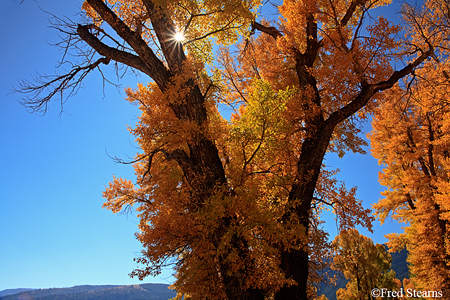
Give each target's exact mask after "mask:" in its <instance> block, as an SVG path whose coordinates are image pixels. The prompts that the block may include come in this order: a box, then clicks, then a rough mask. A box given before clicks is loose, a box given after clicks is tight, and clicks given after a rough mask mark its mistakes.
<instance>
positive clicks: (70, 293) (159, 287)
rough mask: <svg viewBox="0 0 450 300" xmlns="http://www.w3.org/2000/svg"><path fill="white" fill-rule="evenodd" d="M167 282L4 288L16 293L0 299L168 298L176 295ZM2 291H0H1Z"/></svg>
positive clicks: (124, 299)
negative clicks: (30, 288)
mask: <svg viewBox="0 0 450 300" xmlns="http://www.w3.org/2000/svg"><path fill="white" fill-rule="evenodd" d="M168 287H169V285H167V284H155V283H147V284H140V285H82V286H75V287H71V288H54V289H40V290H28V291H21V289H18V290H5V291H9V293H10V292H14V291H18V293H14V294H9V295H6V296H0V299H1V300H28V299H33V300H66V299H70V300H144V299H146V300H147V299H148V300H168V299H170V298H173V297H175V296H176V293H175V292H174V291H172V290H169V288H168ZM5 291H2V292H0V293H3V292H5Z"/></svg>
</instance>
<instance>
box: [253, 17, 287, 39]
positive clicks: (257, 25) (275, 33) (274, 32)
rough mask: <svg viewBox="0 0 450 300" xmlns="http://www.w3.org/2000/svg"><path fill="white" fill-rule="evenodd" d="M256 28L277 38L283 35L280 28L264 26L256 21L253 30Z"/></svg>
mask: <svg viewBox="0 0 450 300" xmlns="http://www.w3.org/2000/svg"><path fill="white" fill-rule="evenodd" d="M255 29H257V30H259V31H261V32H264V33H266V34H268V35H270V36H272V37H273V38H274V39H277V38H279V37H281V36H282V35H281V32H279V31H278V29H276V28H275V27H272V26H264V25H262V24H260V23H258V22H256V21H255V22H252V32H253V31H255Z"/></svg>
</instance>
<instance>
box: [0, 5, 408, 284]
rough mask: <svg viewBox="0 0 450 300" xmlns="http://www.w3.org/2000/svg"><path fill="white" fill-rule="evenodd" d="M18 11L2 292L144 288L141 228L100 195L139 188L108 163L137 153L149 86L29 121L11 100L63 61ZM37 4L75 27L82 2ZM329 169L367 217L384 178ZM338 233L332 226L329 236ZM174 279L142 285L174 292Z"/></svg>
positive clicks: (373, 169) (9, 54)
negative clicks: (131, 98)
mask: <svg viewBox="0 0 450 300" xmlns="http://www.w3.org/2000/svg"><path fill="white" fill-rule="evenodd" d="M19 3H20V0H1V1H0V40H1V44H2V46H1V47H0V67H1V68H0V79H1V80H0V122H1V124H0V137H1V143H0V205H1V206H0V290H3V289H10V288H50V287H69V286H74V285H81V284H134V283H140V281H139V280H137V279H130V278H129V277H128V273H130V272H131V271H132V270H133V268H134V267H135V266H136V265H135V263H134V262H133V258H134V257H136V256H138V255H139V252H140V249H141V246H140V244H139V242H137V241H136V240H135V238H134V233H135V232H136V230H137V223H138V220H137V218H136V217H135V216H133V215H128V216H127V215H114V214H112V213H111V212H110V211H107V210H105V209H102V203H103V198H102V196H101V193H102V191H103V190H104V187H105V186H106V185H107V184H108V182H109V181H110V180H111V179H112V178H113V174H114V175H116V176H117V177H118V176H122V177H126V178H130V179H133V178H134V177H133V170H132V167H131V166H130V165H120V164H115V163H114V162H113V161H112V160H111V158H110V157H108V154H109V155H111V156H118V157H121V158H127V156H133V155H134V154H135V153H136V151H137V150H136V148H135V145H134V143H133V136H131V135H130V134H129V133H128V131H127V125H131V126H132V125H134V124H135V123H136V120H137V116H138V115H139V111H138V110H137V108H135V107H133V106H132V105H130V104H129V103H128V102H127V101H125V100H124V93H123V92H122V90H123V88H124V87H126V86H131V87H135V86H136V83H137V82H139V81H141V82H145V81H147V80H148V79H147V78H145V77H137V78H136V77H134V76H129V77H127V78H126V79H125V80H124V81H122V84H123V87H122V88H120V89H119V91H118V90H117V89H116V88H114V87H112V86H106V89H105V96H104V95H103V89H102V82H101V78H100V76H99V75H98V74H92V75H90V76H89V77H88V78H87V81H86V82H85V88H84V89H82V90H80V91H79V93H78V94H77V95H76V96H75V97H73V98H71V99H69V101H68V102H67V103H66V104H65V106H64V110H65V112H66V113H64V114H62V115H60V114H59V113H60V106H59V104H58V103H56V102H55V103H52V105H51V106H50V108H49V111H48V113H47V114H46V115H45V116H38V115H34V114H30V113H28V112H26V110H25V109H24V107H23V106H22V105H21V104H19V103H18V101H17V100H18V99H19V98H20V95H19V94H9V92H10V91H11V89H12V88H13V87H14V86H17V83H18V81H19V80H20V79H31V78H32V76H33V75H35V74H36V72H37V71H38V72H40V73H46V74H53V71H54V67H55V65H56V63H57V60H58V58H59V57H60V54H61V53H60V52H58V51H57V49H56V48H54V47H51V46H50V45H49V44H48V43H49V42H50V43H52V42H57V41H58V37H57V34H56V32H55V30H53V29H51V28H48V15H46V14H45V13H44V12H42V11H41V10H40V9H39V8H38V6H37V5H36V3H35V2H34V1H33V0H24V1H23V3H22V4H19ZM38 3H39V5H40V6H41V7H42V9H44V10H47V11H50V12H52V13H53V14H55V15H59V16H60V15H66V16H68V17H73V16H74V15H75V14H76V13H77V12H78V11H79V7H80V6H81V3H82V0H65V1H61V0H38ZM107 153H108V154H107ZM326 163H327V164H328V165H331V166H332V167H339V168H340V169H341V174H340V175H339V178H340V179H342V180H345V181H346V185H347V187H351V186H358V197H359V198H360V199H364V203H365V206H366V207H369V206H370V203H373V202H375V201H376V200H377V199H378V198H379V192H380V190H382V187H381V186H379V184H378V182H377V172H378V171H379V170H380V168H379V167H378V166H377V162H376V161H375V160H374V159H373V158H372V157H371V156H370V155H366V156H361V155H348V156H346V157H345V158H344V159H342V160H341V159H337V158H335V157H329V158H328V159H327V161H326ZM374 225H375V231H376V233H375V234H374V235H369V236H370V237H371V238H372V239H374V241H375V242H377V243H383V242H385V241H386V239H384V238H383V234H386V233H389V232H392V231H398V230H399V228H400V227H399V226H398V225H397V224H394V223H391V224H387V225H384V226H382V227H380V226H378V225H379V223H378V222H376V223H375V224H374ZM334 226H335V223H334V220H333V219H330V220H329V221H328V222H327V228H328V227H330V228H334ZM331 233H332V234H335V233H334V232H333V230H332V229H331ZM170 273H171V272H170V270H168V271H167V272H165V273H164V274H163V275H161V276H160V277H158V278H147V279H146V280H145V281H144V282H162V283H170V282H171V277H170Z"/></svg>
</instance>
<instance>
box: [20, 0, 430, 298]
mask: <svg viewBox="0 0 450 300" xmlns="http://www.w3.org/2000/svg"><path fill="white" fill-rule="evenodd" d="M387 2H388V1H381V0H353V1H342V0H327V1H316V0H314V1H313V0H286V1H284V2H282V3H279V4H277V5H275V8H273V11H272V12H270V11H269V13H268V16H267V19H264V17H265V16H264V15H258V12H259V11H263V10H259V9H260V7H261V5H263V3H262V2H260V1H257V0H254V1H252V0H215V1H195V0H191V1H175V0H171V1H160V0H155V1H151V0H136V1H127V0H121V1H116V0H114V1H113V0H108V1H102V0H86V1H85V2H84V4H83V10H84V12H85V14H86V16H87V17H88V20H87V21H85V23H83V24H78V25H71V24H62V25H67V26H65V27H64V28H60V30H61V32H62V33H66V34H67V40H66V44H65V45H66V46H67V47H68V48H74V49H75V50H78V51H80V52H79V54H81V57H82V58H85V60H84V61H81V62H78V65H77V66H76V67H74V68H73V69H71V70H69V72H67V73H66V74H64V75H61V76H57V77H55V78H51V79H50V80H48V81H46V82H43V83H42V84H37V85H34V86H30V85H26V86H24V87H23V88H24V89H23V91H25V92H31V98H28V100H27V101H28V102H27V105H28V107H29V108H31V109H35V110H40V109H44V110H45V108H46V105H47V103H48V101H49V100H50V99H51V98H53V97H54V96H57V95H60V92H64V91H67V92H69V93H70V92H73V91H76V89H77V88H78V87H79V84H80V82H81V80H82V79H84V78H85V77H86V76H87V75H88V73H89V72H91V71H92V70H95V69H98V68H100V67H102V66H103V65H107V64H109V63H111V62H116V63H117V64H120V65H124V66H126V67H129V68H131V69H133V70H136V71H137V72H141V73H143V74H145V75H147V76H148V77H149V79H150V83H148V84H142V85H139V86H138V88H137V89H135V90H131V89H130V90H128V91H127V95H128V99H129V100H130V101H131V102H133V103H136V104H138V105H139V107H140V109H141V110H142V115H141V117H140V120H139V122H138V124H137V125H136V127H135V128H133V129H132V133H133V134H134V135H135V136H136V138H137V141H138V142H139V145H140V148H141V152H140V153H138V154H137V155H136V160H135V163H134V166H135V170H136V175H137V180H136V181H135V182H132V181H130V180H126V179H122V178H115V179H114V181H113V182H112V183H111V184H110V186H109V187H108V188H107V189H106V191H105V194H104V195H105V197H106V199H107V202H106V203H105V206H106V207H107V208H109V209H111V210H112V211H114V212H117V211H121V210H126V209H127V208H129V207H130V206H134V207H135V209H136V210H137V211H138V212H139V217H140V219H141V222H140V225H139V228H140V231H139V233H138V234H137V237H138V239H139V240H140V241H141V242H142V244H143V251H142V256H141V257H139V258H138V259H137V260H138V262H140V263H142V268H140V269H137V270H135V272H134V273H133V275H135V276H138V277H139V278H144V277H145V276H148V275H152V274H155V273H158V272H159V271H160V270H161V268H162V267H164V266H166V265H170V264H174V268H175V270H176V278H177V280H176V282H175V283H174V287H175V289H176V290H177V291H178V292H179V293H180V296H181V295H185V296H186V297H190V298H192V299H233V300H234V299H265V298H266V297H273V298H274V299H277V300H279V299H289V300H290V299H307V298H308V297H311V296H312V295H313V294H314V288H313V286H312V284H313V283H314V282H315V281H316V280H319V279H320V278H319V277H320V275H318V274H319V273H318V271H319V269H320V263H321V260H322V258H323V253H324V252H325V250H326V248H327V246H328V242H327V234H326V233H325V232H324V231H323V229H321V227H320V224H321V220H320V213H321V211H322V210H323V209H326V208H328V209H332V210H333V211H334V212H335V213H336V216H337V218H338V219H339V226H340V228H342V229H346V228H350V227H352V226H354V225H355V224H361V225H363V226H366V227H368V228H370V226H371V225H370V222H371V220H372V217H371V216H370V214H369V210H367V209H364V208H363V207H362V205H361V202H360V201H359V200H357V199H356V198H355V189H350V190H347V189H346V188H345V186H343V185H342V184H340V183H339V182H337V180H336V179H335V178H334V177H333V176H334V172H333V171H330V170H327V169H326V168H324V166H323V158H324V156H325V153H326V152H327V151H334V152H338V153H339V154H340V155H343V154H344V153H345V152H346V151H349V150H350V151H354V152H363V150H362V146H363V145H364V141H363V140H362V139H361V138H360V137H358V133H359V131H360V129H359V126H358V123H359V120H361V119H363V120H364V119H365V118H366V117H367V115H368V114H370V113H371V112H372V111H373V109H374V108H376V107H377V106H378V105H379V103H380V102H383V101H389V99H385V98H383V97H382V91H384V90H387V89H389V88H391V87H393V86H394V85H395V84H396V83H397V82H398V81H399V80H400V79H401V78H403V77H405V76H407V75H408V74H410V73H411V72H413V71H414V70H415V69H416V68H417V67H418V66H419V65H421V64H422V63H423V62H424V61H426V60H427V58H428V57H429V56H430V55H432V54H433V49H434V48H433V44H432V43H430V42H429V40H428V39H427V36H426V35H423V36H421V37H420V36H419V38H417V39H416V40H413V41H410V42H409V43H403V42H402V40H401V39H398V38H397V37H396V36H397V34H398V33H399V32H400V30H401V28H400V27H398V26H395V25H393V24H391V23H390V22H389V21H388V20H386V19H385V18H383V17H378V18H373V17H372V16H371V15H370V12H371V11H372V9H374V8H376V7H378V6H382V5H386V4H387ZM266 4H267V5H272V4H271V3H266ZM274 13H275V14H276V15H277V17H278V19H275V18H273V17H271V16H273V14H274ZM409 17H414V15H411V16H409ZM410 19H411V18H410ZM60 23H64V22H60ZM411 24H412V25H414V22H413V21H412V22H411ZM177 33H182V34H183V35H184V41H182V42H180V41H176V40H175V35H176V34H177ZM178 36H179V34H178ZM240 37H241V39H239V38H240ZM213 44H218V45H222V46H223V47H224V48H221V49H220V50H219V51H217V52H213V51H212V50H213ZM230 44H235V48H231V49H230V48H227V47H226V46H227V45H230ZM233 49H237V52H238V54H236V55H233ZM69 50H70V49H69ZM65 58H67V57H65ZM394 61H396V62H397V65H399V66H400V67H398V68H397V69H395V68H394V67H393V62H394ZM46 92H48V94H46ZM221 105H229V106H231V107H233V108H234V109H235V110H234V113H233V115H232V117H231V119H230V120H225V119H224V118H223V117H222V116H221V114H220V112H219V111H218V107H219V106H221Z"/></svg>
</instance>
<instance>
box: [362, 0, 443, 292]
mask: <svg viewBox="0 0 450 300" xmlns="http://www.w3.org/2000/svg"><path fill="white" fill-rule="evenodd" d="M449 8H450V7H449V3H448V2H447V1H433V2H430V3H427V6H425V7H424V9H423V10H421V11H420V16H421V18H420V20H421V22H417V23H416V26H417V27H418V28H420V30H421V32H422V33H424V34H426V35H428V36H429V40H430V42H431V43H434V44H435V45H436V46H435V49H436V51H435V53H436V54H435V56H434V58H433V60H430V61H428V62H427V63H426V64H425V66H424V67H423V68H422V69H421V70H417V72H416V73H415V80H414V81H412V82H408V83H407V84H405V85H403V86H401V87H396V88H395V89H393V90H391V91H390V92H389V97H391V98H392V99H393V100H394V101H393V102H386V103H384V104H383V105H381V106H380V107H379V109H378V110H377V112H376V114H375V117H374V121H373V123H372V126H373V132H372V134H371V136H370V139H371V143H372V147H373V155H374V156H375V157H376V158H377V159H378V160H379V162H380V164H383V165H384V169H383V172H382V173H380V176H379V177H380V182H381V184H383V185H384V186H386V187H387V188H388V189H387V190H386V191H384V192H383V193H382V195H383V196H384V198H383V199H380V200H379V201H378V203H376V204H375V205H374V208H375V209H376V212H377V214H378V217H379V218H380V219H381V221H384V220H386V218H388V217H389V216H392V217H393V218H394V219H397V220H399V221H401V222H405V223H406V224H407V225H406V226H405V232H404V233H402V234H390V235H389V238H390V243H389V246H390V248H391V249H392V250H393V251H396V250H399V249H401V248H404V247H405V246H406V247H407V249H408V252H409V255H408V261H409V262H410V272H411V274H412V277H411V280H412V283H413V284H414V286H415V287H416V289H423V290H434V291H442V292H443V294H444V297H446V296H445V295H447V297H448V295H450V265H449V259H450V248H449V233H450V231H449V230H450V228H449V224H450V218H449V214H448V210H449V199H450V198H449V187H450V186H449V172H450V169H449V168H450V165H449V146H450V132H449V128H450V127H449V116H450V115H449V113H450V110H449V109H450V107H449V101H448V94H449V92H450V81H449V79H450V77H449V76H448V71H449V60H448V49H449V48H448V42H449V40H448V37H449V27H448V25H447V24H448V20H449V17H450V9H449ZM406 12H407V13H412V8H410V7H407V11H406ZM415 13H417V11H416V12H415ZM429 32H434V34H433V35H430V34H429ZM416 35H417V32H416V34H415V35H413V37H415V36H416ZM394 104H395V105H394Z"/></svg>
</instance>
